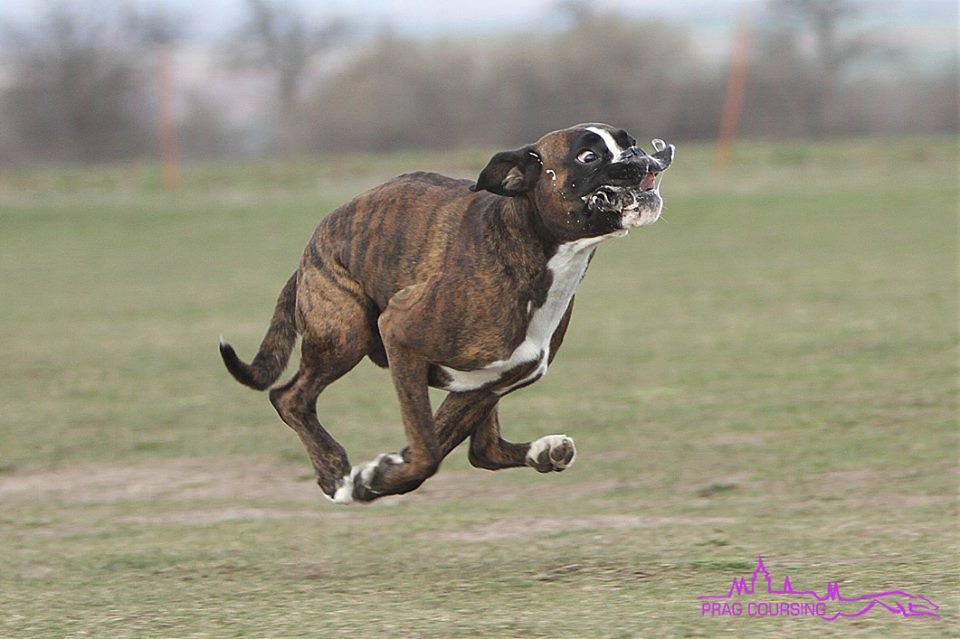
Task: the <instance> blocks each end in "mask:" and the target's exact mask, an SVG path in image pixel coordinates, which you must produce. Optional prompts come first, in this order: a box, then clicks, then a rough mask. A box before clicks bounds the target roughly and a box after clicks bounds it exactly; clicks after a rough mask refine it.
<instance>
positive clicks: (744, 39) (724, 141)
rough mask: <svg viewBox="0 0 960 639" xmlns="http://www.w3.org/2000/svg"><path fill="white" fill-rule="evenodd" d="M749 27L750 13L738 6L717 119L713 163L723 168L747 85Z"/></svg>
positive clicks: (732, 141) (731, 151) (724, 167)
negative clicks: (737, 16)
mask: <svg viewBox="0 0 960 639" xmlns="http://www.w3.org/2000/svg"><path fill="white" fill-rule="evenodd" d="M752 28H753V14H752V12H751V11H750V10H749V9H746V8H744V9H741V10H740V17H739V19H738V21H737V31H736V34H735V35H734V42H733V50H732V52H731V54H730V74H729V75H728V76H727V91H726V95H725V97H724V100H723V115H722V117H721V120H720V137H719V139H718V140H717V154H716V158H715V159H714V164H715V166H716V167H717V168H718V169H720V170H721V171H722V170H725V169H726V168H727V167H728V166H730V160H731V157H732V155H733V143H734V141H735V140H736V137H737V128H738V127H739V125H740V114H741V112H742V111H743V94H744V89H745V88H746V85H747V68H748V66H749V61H750V39H751V32H752V30H753V29H752Z"/></svg>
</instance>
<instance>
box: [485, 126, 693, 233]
mask: <svg viewBox="0 0 960 639" xmlns="http://www.w3.org/2000/svg"><path fill="white" fill-rule="evenodd" d="M653 147H654V153H653V154H652V155H651V154H647V153H646V152H645V151H644V150H643V149H641V148H640V147H638V146H637V141H636V139H634V137H633V136H631V135H630V134H629V133H627V132H626V131H624V130H623V129H617V128H614V127H612V126H610V125H607V124H579V125H577V126H574V127H571V128H569V129H562V130H560V131H554V132H552V133H548V134H547V135H545V136H543V137H542V138H540V140H539V141H537V142H536V143H535V144H531V145H528V146H525V147H522V148H520V149H516V150H514V151H504V152H502V153H497V154H496V155H494V156H493V158H491V159H490V162H489V163H488V164H487V166H486V168H484V169H483V171H482V172H481V173H480V177H479V178H478V179H477V183H476V185H474V186H473V187H472V190H473V191H490V192H491V193H496V194H497V195H503V196H506V197H524V198H527V199H528V200H529V201H530V202H531V203H532V205H533V209H534V210H535V211H536V212H537V213H538V214H539V215H540V217H541V218H542V220H543V223H544V225H545V226H546V227H547V229H548V230H549V231H550V232H551V233H552V234H553V235H554V236H555V237H556V238H557V239H558V240H560V241H562V242H566V241H572V240H577V239H581V238H587V237H597V236H601V235H608V234H610V233H616V232H618V231H624V230H628V229H631V228H636V227H639V226H644V225H647V224H652V223H653V222H656V221H657V219H658V218H659V217H660V211H661V209H662V208H663V200H662V199H661V197H660V191H659V177H658V176H659V175H660V173H662V172H663V171H665V170H666V169H667V167H669V166H670V163H671V162H672V161H673V154H674V151H675V148H674V146H673V145H672V144H666V143H665V142H663V141H662V140H653Z"/></svg>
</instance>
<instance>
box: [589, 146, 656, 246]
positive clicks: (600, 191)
mask: <svg viewBox="0 0 960 639" xmlns="http://www.w3.org/2000/svg"><path fill="white" fill-rule="evenodd" d="M653 146H654V149H656V153H654V154H653V155H652V156H648V155H646V154H645V153H643V151H642V150H640V149H638V148H637V149H630V150H628V151H627V152H625V153H624V155H625V156H626V158H627V159H626V160H621V164H619V165H618V167H623V168H622V169H620V170H621V171H624V172H628V171H633V172H634V174H633V176H631V177H630V178H627V179H623V178H626V177H627V175H629V173H627V174H626V175H623V174H621V175H620V176H618V177H619V178H620V179H618V180H616V181H615V182H614V183H611V184H604V185H602V186H600V187H598V188H597V189H595V190H594V191H593V192H592V193H590V194H589V195H587V196H586V197H585V198H583V199H584V202H585V203H586V205H587V210H588V211H590V212H591V213H616V214H619V215H620V218H621V219H620V224H621V227H622V228H624V229H630V228H635V227H638V226H644V225H647V224H652V223H653V222H656V221H657V219H659V217H660V210H661V208H662V207H663V200H662V199H661V198H660V176H661V174H662V173H663V171H665V170H666V169H667V168H668V167H669V166H670V164H671V163H672V161H673V153H674V146H673V145H672V144H670V145H668V144H666V143H665V142H664V141H663V140H660V139H656V140H654V141H653ZM628 154H629V155H628ZM641 167H642V168H641ZM637 168H641V171H642V173H641V174H640V175H639V176H637V175H636V173H635V171H636V170H637ZM634 176H635V177H634Z"/></svg>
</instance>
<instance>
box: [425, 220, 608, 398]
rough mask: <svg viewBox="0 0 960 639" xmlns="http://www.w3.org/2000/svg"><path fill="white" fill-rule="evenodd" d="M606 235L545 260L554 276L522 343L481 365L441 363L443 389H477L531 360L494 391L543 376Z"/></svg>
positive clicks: (565, 246)
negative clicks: (460, 366)
mask: <svg viewBox="0 0 960 639" xmlns="http://www.w3.org/2000/svg"><path fill="white" fill-rule="evenodd" d="M609 237H610V236H602V237H595V238H588V239H584V240H577V241H575V242H568V243H566V244H561V245H560V247H559V248H558V249H557V252H556V254H554V256H553V257H551V258H550V261H548V262H547V269H548V270H549V271H550V273H551V275H552V276H553V279H552V281H551V283H550V289H549V291H547V298H546V301H544V303H543V306H541V307H540V308H538V309H536V310H534V311H533V315H532V316H531V318H530V323H529V324H528V325H527V334H526V337H525V338H524V340H523V342H521V343H520V345H519V346H517V348H516V349H514V351H513V353H511V354H510V357H508V358H507V359H504V360H498V361H495V362H491V363H490V364H487V365H486V366H484V367H483V368H478V369H475V370H470V371H459V370H455V369H452V368H448V367H446V366H441V368H442V370H443V371H444V372H445V373H446V374H447V375H449V376H450V381H449V382H448V383H447V385H446V390H449V391H454V392H465V391H471V390H476V389H478V388H482V387H484V386H488V385H490V384H492V383H494V382H496V381H498V380H499V379H500V378H501V377H503V375H504V374H506V373H508V372H510V371H512V370H513V369H515V368H517V367H518V366H522V365H524V364H530V363H531V362H538V365H537V367H536V368H535V369H534V370H533V371H532V372H530V373H529V374H528V375H527V376H525V377H523V378H522V379H520V380H518V381H516V382H514V383H512V384H510V385H509V386H506V387H504V388H499V389H497V390H495V391H494V392H495V393H497V394H498V395H503V394H505V393H508V392H510V391H512V390H514V389H515V388H518V387H520V386H524V385H526V384H529V383H531V382H534V381H536V380H537V379H539V378H541V377H543V376H544V375H545V374H546V372H547V365H548V362H549V360H550V340H551V339H552V338H553V334H554V332H556V330H557V327H558V326H559V325H560V320H562V319H563V315H564V313H565V312H566V310H567V307H568V306H569V305H570V300H572V299H573V294H574V293H575V292H576V290H577V286H579V285H580V282H581V280H583V276H584V275H585V274H586V272H587V265H588V264H589V262H590V256H591V255H592V253H593V249H594V248H595V247H596V245H597V244H599V243H600V242H602V241H604V240H606V239H608V238H609Z"/></svg>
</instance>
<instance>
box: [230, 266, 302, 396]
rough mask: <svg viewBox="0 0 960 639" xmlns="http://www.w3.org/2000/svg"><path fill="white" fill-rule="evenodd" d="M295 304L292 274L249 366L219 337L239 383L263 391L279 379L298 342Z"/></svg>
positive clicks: (295, 287) (294, 275)
mask: <svg viewBox="0 0 960 639" xmlns="http://www.w3.org/2000/svg"><path fill="white" fill-rule="evenodd" d="M296 304H297V274H296V273H294V274H293V275H291V276H290V279H289V280H287V283H286V284H285V285H284V287H283V290H282V291H280V297H279V298H277V307H276V308H275V309H274V311H273V319H271V320H270V328H269V329H268V330H267V334H266V335H265V336H264V338H263V341H262V342H261V343H260V350H259V351H257V354H256V356H255V357H254V358H253V361H252V362H251V363H249V364H247V363H245V362H243V361H242V360H241V359H240V358H239V357H238V356H237V352H236V351H235V350H233V346H231V345H230V344H228V343H227V342H226V341H224V339H223V337H221V338H220V356H221V357H223V363H224V364H226V366H227V370H228V371H230V374H231V375H233V376H234V378H236V380H237V381H238V382H240V383H241V384H244V385H246V386H249V387H250V388H253V389H255V390H265V389H266V388H268V387H269V386H270V385H271V384H272V383H274V382H275V381H277V378H278V377H280V373H282V372H283V369H284V368H286V366H287V362H288V361H289V360H290V353H291V351H293V345H294V343H295V342H296V341H297V322H296V319H295V315H294V311H295V308H296Z"/></svg>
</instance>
